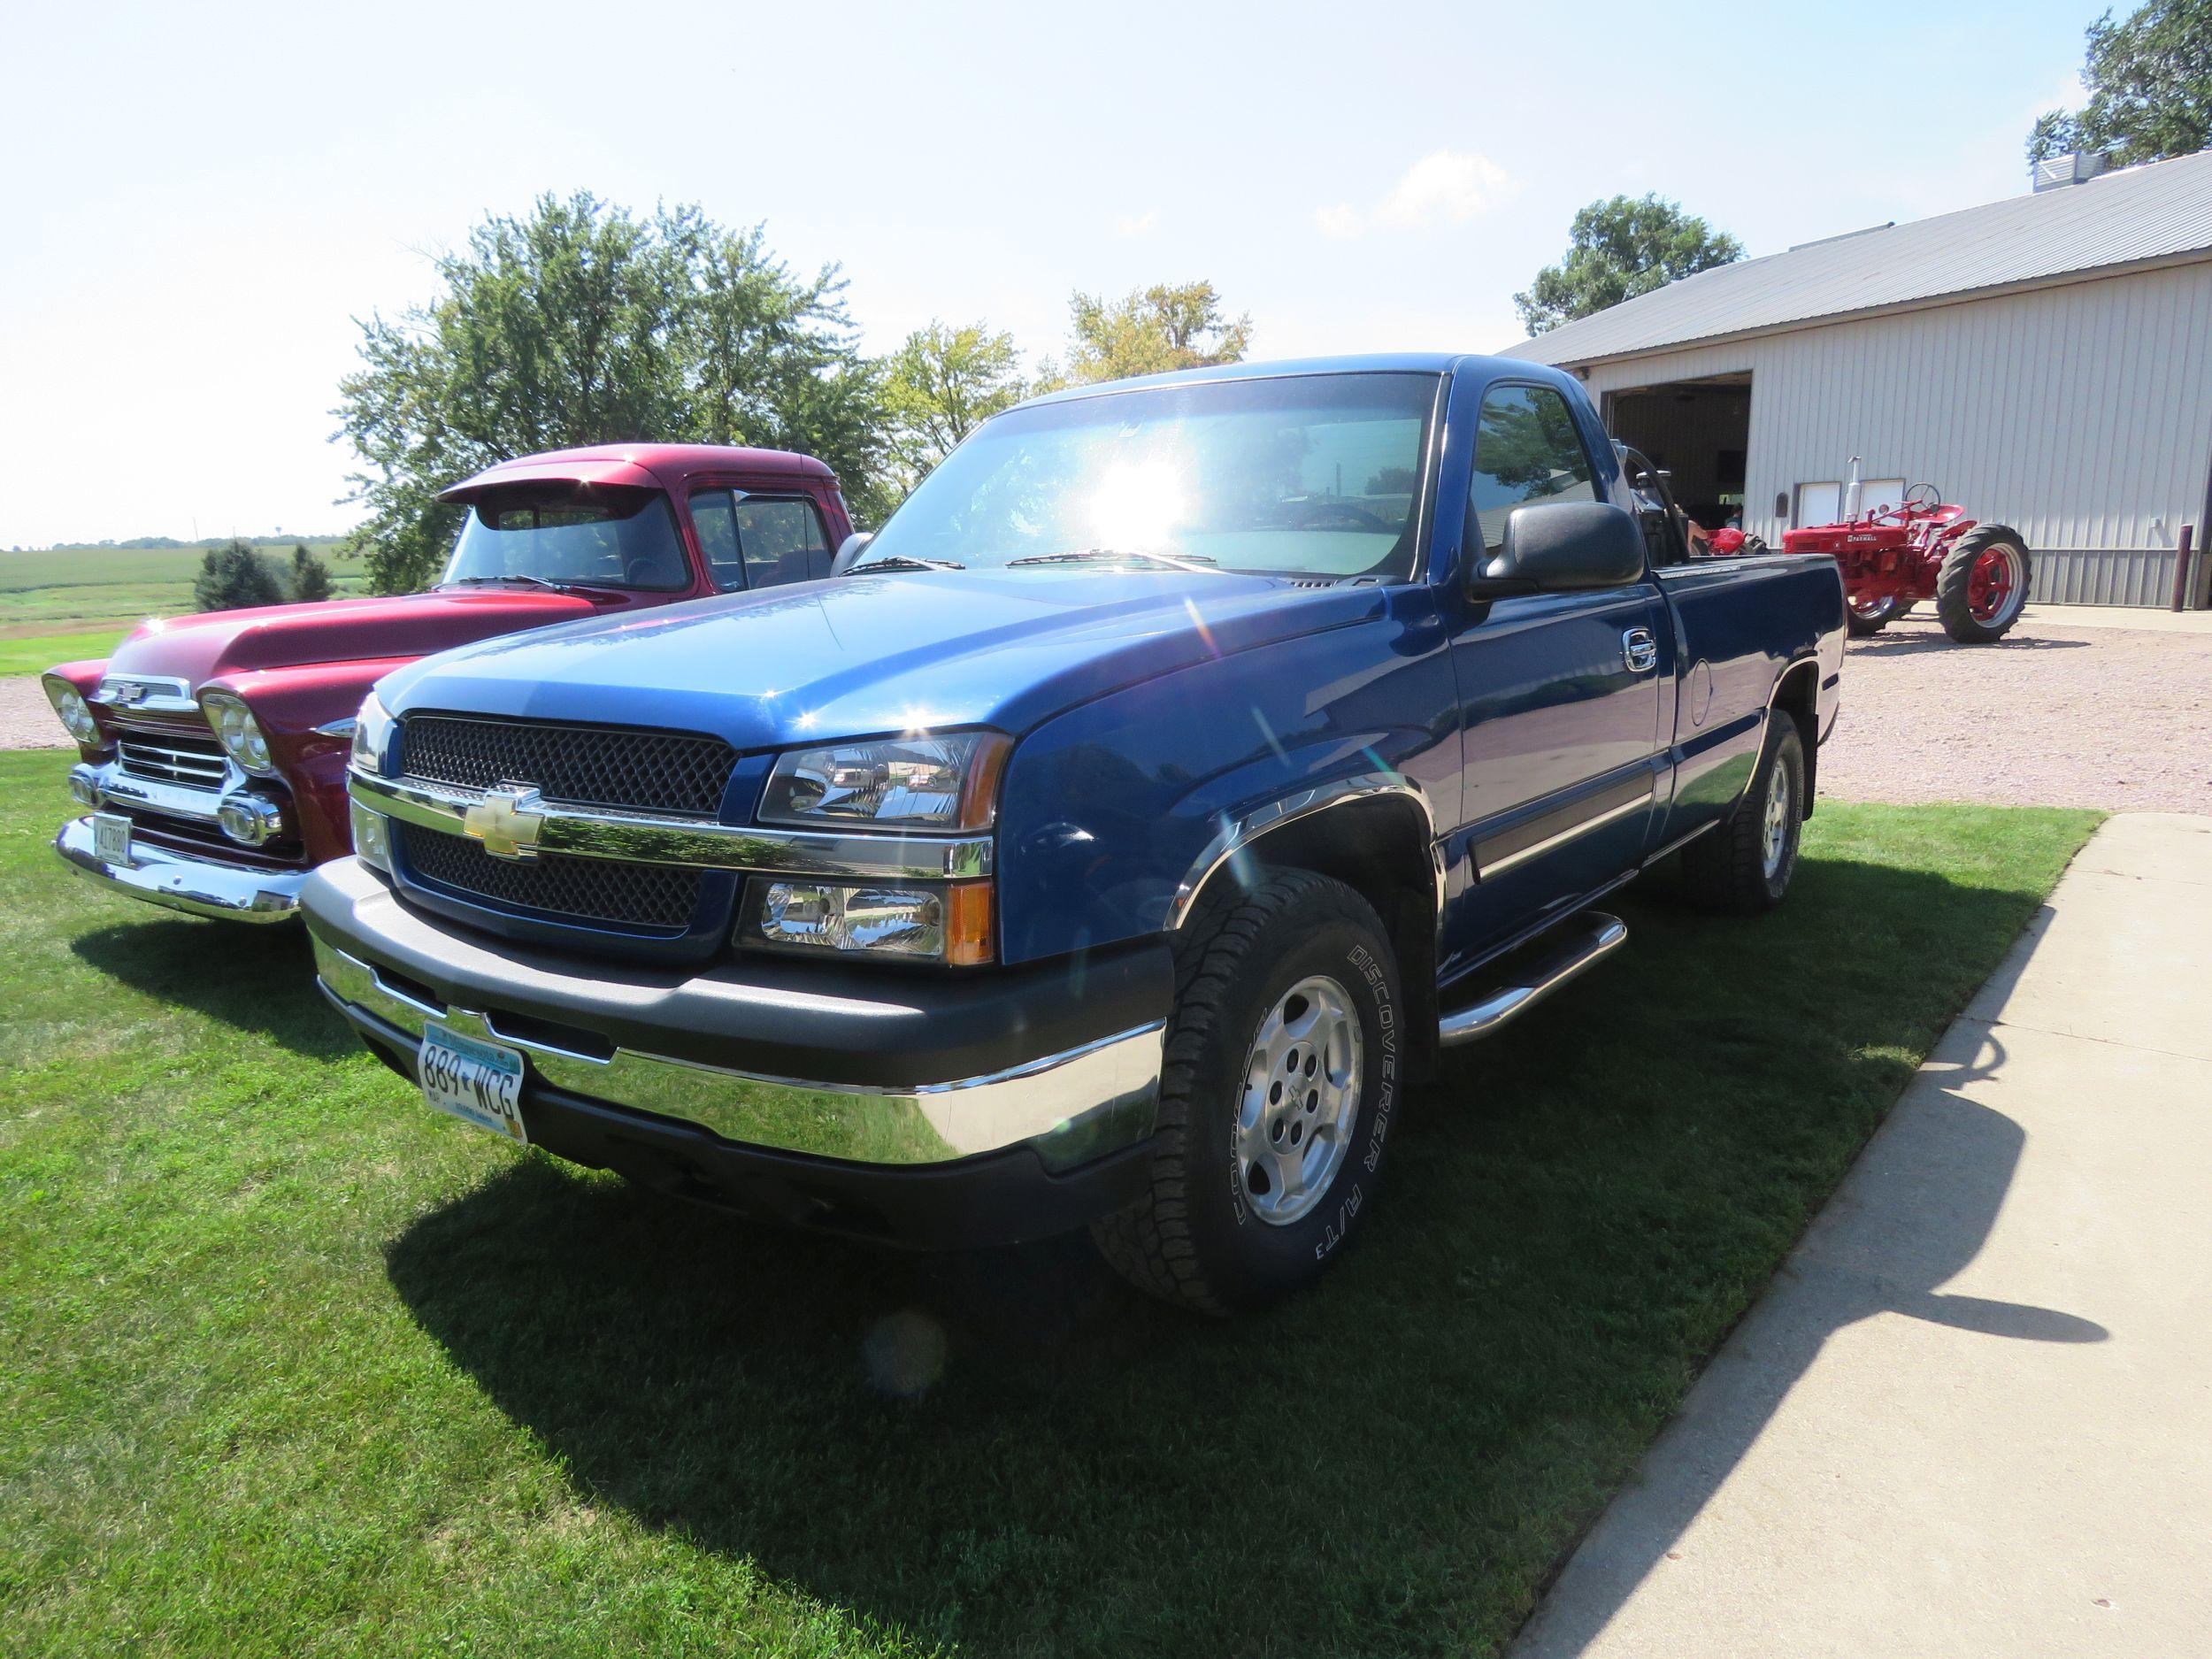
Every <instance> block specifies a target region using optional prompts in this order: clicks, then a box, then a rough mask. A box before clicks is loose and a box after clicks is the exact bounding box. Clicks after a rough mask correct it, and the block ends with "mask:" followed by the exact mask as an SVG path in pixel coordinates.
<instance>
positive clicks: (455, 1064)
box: [416, 1023, 530, 1142]
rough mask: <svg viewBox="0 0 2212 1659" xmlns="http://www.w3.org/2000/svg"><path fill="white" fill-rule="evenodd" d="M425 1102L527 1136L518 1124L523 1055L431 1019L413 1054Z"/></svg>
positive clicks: (514, 1136) (513, 1137)
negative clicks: (420, 1043)
mask: <svg viewBox="0 0 2212 1659" xmlns="http://www.w3.org/2000/svg"><path fill="white" fill-rule="evenodd" d="M416 1069H417V1071H419V1074H420V1076H421V1079H422V1097H423V1100H424V1102H426V1103H427V1104H428V1105H431V1106H433V1107H435V1108H436V1109H437V1110H440V1111H442V1112H445V1113H448V1114H449V1115H450V1116H452V1117H455V1118H459V1119H460V1120H461V1121H462V1122H463V1123H465V1124H474V1125H476V1126H477V1127H478V1128H479V1129H488V1130H490V1131H491V1132H492V1133H494V1134H495V1135H503V1136H505V1137H506V1138H507V1139H508V1140H510V1141H523V1142H527V1141H529V1139H530V1137H529V1136H528V1135H526V1134H525V1133H523V1128H522V1056H521V1055H520V1054H519V1053H518V1052H517V1051H516V1050H514V1049H512V1048H502V1047H501V1046H500V1045H499V1044H498V1043H495V1042H480V1041H477V1040H476V1039H475V1038H473V1037H465V1036H463V1035H462V1034H461V1033H459V1032H457V1031H448V1030H447V1029H446V1028H445V1027H444V1026H443V1025H437V1024H435V1023H433V1024H430V1025H425V1026H424V1027H423V1029H422V1048H421V1050H420V1052H419V1055H418V1056H417V1059H416Z"/></svg>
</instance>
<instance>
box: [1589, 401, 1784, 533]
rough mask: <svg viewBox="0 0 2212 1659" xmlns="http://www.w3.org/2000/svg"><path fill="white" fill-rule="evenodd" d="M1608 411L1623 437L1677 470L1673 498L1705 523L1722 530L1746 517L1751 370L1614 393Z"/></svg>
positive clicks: (1611, 425)
mask: <svg viewBox="0 0 2212 1659" xmlns="http://www.w3.org/2000/svg"><path fill="white" fill-rule="evenodd" d="M1604 413H1605V424H1606V426H1607V428H1608V430H1609V431H1610V432H1611V433H1612V434H1613V435H1614V436H1615V437H1616V438H1618V439H1619V440H1620V441H1621V442H1623V443H1625V444H1626V445H1628V446H1629V448H1631V449H1640V450H1641V451H1642V452H1643V453H1644V454H1645V455H1647V456H1649V457H1651V462H1652V465H1655V466H1658V467H1663V468H1664V469H1665V470H1666V471H1667V472H1671V473H1672V474H1673V475H1674V498H1675V500H1676V501H1677V502H1678V503H1680V504H1681V507H1682V511H1684V512H1686V513H1687V514H1689V515H1690V517H1691V518H1694V519H1696V520H1697V521H1698V523H1700V524H1701V525H1703V526H1705V527H1706V528H1707V529H1708V530H1717V529H1718V528H1720V526H1723V525H1724V524H1726V523H1727V522H1728V521H1729V519H1730V518H1731V517H1733V516H1738V515H1740V514H1741V512H1742V511H1743V504H1744V458H1745V455H1746V452H1747V450H1748V449H1749V447H1750V442H1751V373H1750V371H1748V370H1746V371H1745V372H1744V373H1740V374H1717V375H1714V376H1713V377H1711V378H1710V379H1709V380H1666V381H1663V382H1661V383H1660V384H1658V385H1656V386H1639V387H1632V388H1626V389H1624V390H1622V391H1617V392H1609V393H1608V394H1607V395H1606V398H1605V410H1604Z"/></svg>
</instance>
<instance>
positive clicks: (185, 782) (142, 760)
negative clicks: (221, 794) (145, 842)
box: [115, 728, 228, 789]
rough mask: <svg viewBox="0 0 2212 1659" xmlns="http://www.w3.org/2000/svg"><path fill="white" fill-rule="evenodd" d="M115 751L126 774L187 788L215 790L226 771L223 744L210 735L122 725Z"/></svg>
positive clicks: (219, 786) (220, 783) (219, 785)
mask: <svg viewBox="0 0 2212 1659" xmlns="http://www.w3.org/2000/svg"><path fill="white" fill-rule="evenodd" d="M115 750H116V757H117V759H118V760H119V762H120V763H121V764H122V769H123V771H124V772H125V773H126V774H127V775H128V776H130V777H133V778H144V779H146V780H149V781H150V782H153V783H170V784H176V785H178V786H180V787H183V788H187V789H219V788H221V787H223V779H224V775H225V773H226V772H227V770H228V767H227V763H226V762H225V760H224V758H223V746H222V745H221V744H220V743H219V742H217V741H215V739H214V738H213V737H211V736H210V737H192V736H188V735H186V734H184V733H178V732H169V731H161V732H153V731H143V730H134V729H129V728H126V729H125V731H124V732H123V733H122V734H121V736H120V737H119V738H118V739H117V741H116V745H115Z"/></svg>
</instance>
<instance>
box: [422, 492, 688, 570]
mask: <svg viewBox="0 0 2212 1659" xmlns="http://www.w3.org/2000/svg"><path fill="white" fill-rule="evenodd" d="M594 497H595V498H594V499H593V500H591V501H588V502H581V501H577V500H575V499H573V498H566V499H562V498H554V499H545V498H537V499H518V498H517V497H513V496H506V495H501V496H493V497H490V498H488V499H485V500H482V501H479V502H476V503H473V504H472V505H471V507H470V508H469V516H468V520H467V522H466V523H465V524H464V525H462V526H461V534H460V537H459V539H458V540H457V541H455V542H454V544H453V557H452V559H451V560H450V561H449V563H448V565H446V572H445V581H446V582H447V583H448V584H452V583H456V582H472V581H474V582H494V581H499V580H517V579H525V580H536V581H541V582H581V583H585V584H587V585H588V586H592V587H598V588H642V589H645V590H648V591H649V592H655V593H672V592H675V591H676V590H678V589H680V588H687V587H689V586H690V585H691V572H690V569H689V567H688V565H687V564H686V563H685V560H684V551H683V544H682V542H681V541H679V540H678V539H677V536H676V520H675V516H674V514H673V513H672V512H671V511H670V510H669V505H668V497H667V496H665V495H663V494H661V492H660V491H658V490H651V489H625V490H618V491H609V490H605V489H601V490H598V491H595V492H594Z"/></svg>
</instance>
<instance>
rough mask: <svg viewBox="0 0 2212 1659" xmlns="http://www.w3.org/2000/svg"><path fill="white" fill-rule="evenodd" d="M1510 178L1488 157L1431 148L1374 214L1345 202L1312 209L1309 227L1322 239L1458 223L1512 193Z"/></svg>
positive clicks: (1409, 168) (1379, 204)
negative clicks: (1311, 219) (1311, 224)
mask: <svg viewBox="0 0 2212 1659" xmlns="http://www.w3.org/2000/svg"><path fill="white" fill-rule="evenodd" d="M1513 189H1514V185H1513V180H1511V179H1510V178H1509V177H1508V176H1507V175H1506V171H1505V169H1504V168H1502V167H1501V166H1499V165H1498V164H1497V163H1496V162H1494V161H1493V160H1491V159H1490V158H1489V157H1487V156H1478V155H1475V154H1474V153H1472V152H1471V151H1468V150H1432V151H1431V152H1430V153H1429V154H1427V155H1425V156H1424V157H1421V159H1420V160H1418V161H1417V162H1415V163H1414V164H1413V165H1411V166H1410V167H1408V168H1407V169H1406V171H1405V176H1404V177H1402V178H1401V179H1400V180H1398V182H1397V183H1395V184H1394V185H1392V186H1391V187H1390V188H1389V189H1388V190H1387V191H1386V193H1385V194H1384V196H1383V198H1382V199H1381V200H1380V201H1379V202H1377V203H1376V204H1375V206H1374V208H1373V211H1371V212H1368V213H1365V214H1363V213H1361V212H1360V211H1359V210H1358V209H1357V208H1356V207H1354V206H1352V205H1351V204H1349V203H1341V202H1340V203H1339V204H1337V205H1336V206H1334V207H1324V208H1318V209H1316V210H1315V211H1314V216H1313V222H1314V227H1315V228H1316V229H1317V230H1319V231H1320V233H1321V234H1323V235H1325V236H1335V237H1339V238H1347V237H1352V236H1360V235H1364V234H1366V233H1367V232H1368V231H1370V230H1372V229H1377V228H1381V229H1387V230H1423V229H1425V228H1427V227H1430V226H1432V225H1439V224H1455V225H1456V224H1463V223H1464V222H1465V221H1466V220H1468V219H1472V218H1473V217H1474V216H1475V215H1476V214H1478V213H1479V212H1481V211H1483V210H1484V209H1485V208H1487V207H1490V206H1493V205H1494V204H1497V203H1499V202H1502V201H1503V200H1504V199H1505V198H1506V197H1507V196H1510V195H1511V194H1512V193H1513Z"/></svg>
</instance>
